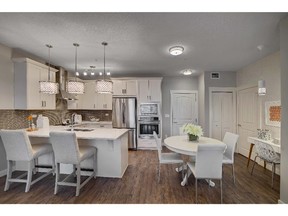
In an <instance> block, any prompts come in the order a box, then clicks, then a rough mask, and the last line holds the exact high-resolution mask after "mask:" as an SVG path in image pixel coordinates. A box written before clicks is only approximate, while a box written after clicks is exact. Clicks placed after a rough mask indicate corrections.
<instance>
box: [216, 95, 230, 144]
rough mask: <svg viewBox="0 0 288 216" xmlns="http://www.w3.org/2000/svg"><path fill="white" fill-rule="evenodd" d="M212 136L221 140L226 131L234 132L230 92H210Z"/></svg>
mask: <svg viewBox="0 0 288 216" xmlns="http://www.w3.org/2000/svg"><path fill="white" fill-rule="evenodd" d="M211 106H212V116H211V118H212V138H215V139H218V140H223V138H224V135H225V133H226V132H232V133H233V132H234V124H235V122H234V116H233V115H234V110H233V93H232V92H213V93H212V104H211Z"/></svg>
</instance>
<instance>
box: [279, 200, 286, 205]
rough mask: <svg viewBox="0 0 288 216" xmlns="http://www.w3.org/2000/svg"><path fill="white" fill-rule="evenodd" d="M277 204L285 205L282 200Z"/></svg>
mask: <svg viewBox="0 0 288 216" xmlns="http://www.w3.org/2000/svg"><path fill="white" fill-rule="evenodd" d="M278 204H286V203H284V202H283V201H282V200H280V199H279V200H278Z"/></svg>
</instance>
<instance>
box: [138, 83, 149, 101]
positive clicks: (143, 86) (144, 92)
mask: <svg viewBox="0 0 288 216" xmlns="http://www.w3.org/2000/svg"><path fill="white" fill-rule="evenodd" d="M148 96H149V89H148V80H138V100H139V103H147V102H149V99H148V98H149V97H148Z"/></svg>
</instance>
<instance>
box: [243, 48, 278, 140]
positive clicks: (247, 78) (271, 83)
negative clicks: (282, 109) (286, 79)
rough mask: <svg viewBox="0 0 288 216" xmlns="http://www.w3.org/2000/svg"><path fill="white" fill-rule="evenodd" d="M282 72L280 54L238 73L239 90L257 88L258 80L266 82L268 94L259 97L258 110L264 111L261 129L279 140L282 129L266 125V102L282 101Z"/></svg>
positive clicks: (264, 59) (270, 56) (260, 124)
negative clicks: (266, 130) (268, 131)
mask: <svg viewBox="0 0 288 216" xmlns="http://www.w3.org/2000/svg"><path fill="white" fill-rule="evenodd" d="M280 72H281V69H280V52H276V53H274V54H272V55H269V56H266V57H264V58H262V59H260V60H259V61H257V62H255V63H253V64H250V65H248V66H246V67H245V68H243V69H242V70H240V71H238V72H237V88H242V87H247V86H251V87H252V86H257V85H258V80H260V79H263V80H265V82H266V89H267V94H266V95H265V96H261V97H259V99H261V100H259V105H258V106H259V107H258V109H259V110H262V112H261V113H259V115H261V116H260V117H261V121H260V122H259V127H261V128H263V129H269V130H270V131H271V132H272V136H273V137H277V138H279V137H280V128H279V127H273V126H268V125H266V124H265V102H266V101H279V100H280V96H281V90H280V87H281V85H280V79H281V78H280Z"/></svg>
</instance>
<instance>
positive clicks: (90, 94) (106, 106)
mask: <svg viewBox="0 0 288 216" xmlns="http://www.w3.org/2000/svg"><path fill="white" fill-rule="evenodd" d="M81 109H84V110H85V109H86V110H112V95H111V94H99V93H96V92H95V82H94V81H93V82H87V83H85V93H84V94H83V98H82V106H81Z"/></svg>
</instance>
